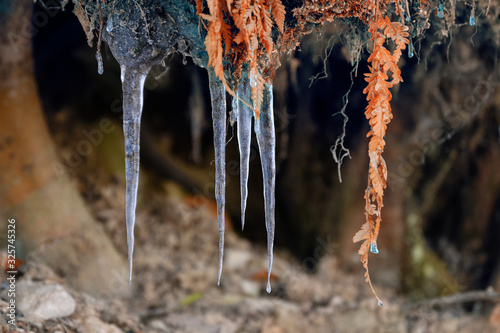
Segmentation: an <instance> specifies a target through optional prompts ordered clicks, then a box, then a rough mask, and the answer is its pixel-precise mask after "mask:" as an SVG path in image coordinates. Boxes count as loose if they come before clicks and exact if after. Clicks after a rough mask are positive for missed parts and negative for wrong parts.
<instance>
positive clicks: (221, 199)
mask: <svg viewBox="0 0 500 333" xmlns="http://www.w3.org/2000/svg"><path fill="white" fill-rule="evenodd" d="M208 79H209V85H210V97H211V99H212V122H213V128H214V149H215V200H216V201H217V223H218V224H219V273H218V276H217V285H220V277H221V274H222V260H223V258H224V230H225V224H224V223H225V222H224V206H225V203H226V198H225V194H226V193H225V192H226V191H225V187H226V89H225V88H224V84H223V83H222V81H221V80H219V78H217V76H216V75H215V72H214V70H213V69H212V68H211V69H209V70H208Z"/></svg>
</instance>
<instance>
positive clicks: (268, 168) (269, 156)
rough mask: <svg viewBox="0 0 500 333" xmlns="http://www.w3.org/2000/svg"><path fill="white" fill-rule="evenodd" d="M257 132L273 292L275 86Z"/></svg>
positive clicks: (268, 86) (268, 90)
mask: <svg viewBox="0 0 500 333" xmlns="http://www.w3.org/2000/svg"><path fill="white" fill-rule="evenodd" d="M255 134H256V136H257V143H258V144H259V152H260V161H261V164H262V177H263V182H264V206H265V216H266V230H267V253H268V258H269V262H268V265H269V266H268V271H267V288H266V291H267V292H268V293H270V292H271V282H270V281H271V268H272V266H273V246H274V227H275V223H274V216H275V197H274V192H275V183H276V157H275V156H276V154H275V150H276V149H275V148H276V138H275V134H274V114H273V86H272V84H266V85H265V89H264V98H263V101H262V109H261V112H260V117H259V119H256V120H255Z"/></svg>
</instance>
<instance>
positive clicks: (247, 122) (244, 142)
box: [235, 79, 253, 230]
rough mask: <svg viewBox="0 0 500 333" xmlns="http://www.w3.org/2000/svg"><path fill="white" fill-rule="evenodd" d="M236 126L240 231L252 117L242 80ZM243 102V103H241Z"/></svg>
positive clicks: (245, 202)
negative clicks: (238, 155) (238, 154)
mask: <svg viewBox="0 0 500 333" xmlns="http://www.w3.org/2000/svg"><path fill="white" fill-rule="evenodd" d="M237 96H238V100H237V101H235V103H236V106H237V110H238V111H237V121H238V123H237V125H238V146H239V148H240V193H241V230H243V229H244V228H245V211H246V207H247V197H248V170H249V162H250V143H251V140H252V115H253V111H252V110H251V109H250V108H249V107H248V106H246V105H245V104H244V103H243V101H250V100H251V92H250V84H249V82H248V80H247V79H243V80H242V82H241V83H240V85H239V86H238V91H237ZM242 100H243V101H242Z"/></svg>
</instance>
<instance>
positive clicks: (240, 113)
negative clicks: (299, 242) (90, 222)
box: [121, 65, 276, 292]
mask: <svg viewBox="0 0 500 333" xmlns="http://www.w3.org/2000/svg"><path fill="white" fill-rule="evenodd" d="M149 69H150V66H144V67H142V66H138V67H129V66H126V65H122V66H121V80H122V88H123V132H124V135H125V173H126V181H127V190H126V205H127V206H126V221H127V242H128V259H129V270H130V271H129V284H131V283H132V258H133V252H134V225H135V209H136V203H137V188H138V183H139V147H140V145H139V138H140V124H141V114H142V106H143V89H144V81H145V79H146V76H147V74H148V72H149ZM209 82H210V96H211V99H212V121H213V130H214V147H215V161H216V162H215V172H216V178H215V199H216V200H217V220H218V226H219V271H218V279H217V283H218V284H220V278H221V273H222V262H223V256H224V229H225V228H224V227H225V222H224V206H225V187H226V180H225V178H226V163H225V147H226V128H227V120H226V90H225V87H224V84H223V83H222V82H221V81H220V80H219V79H218V78H217V76H216V75H215V73H214V72H213V71H212V70H209ZM251 85H252V82H249V80H248V79H242V81H241V82H240V84H239V86H238V87H237V89H236V95H237V98H234V99H233V102H232V106H233V117H232V119H231V123H232V124H234V121H236V123H237V132H238V144H239V149H240V163H241V167H240V170H241V171H240V183H241V223H242V228H243V227H244V225H245V209H246V202H247V183H248V168H249V159H250V158H249V157H250V142H251V135H252V132H251V128H252V117H253V116H254V113H253V111H252V110H251V109H250V108H249V107H248V106H247V105H246V104H248V103H249V101H251V92H250V86H251ZM243 101H246V103H243ZM254 131H255V134H256V136H257V143H258V145H259V151H260V158H261V163H262V173H263V179H264V205H265V222H266V230H267V246H268V257H269V258H268V265H269V266H268V281H267V288H266V290H267V292H271V285H270V277H271V267H272V263H273V244H274V228H275V222H274V216H275V197H274V192H275V178H276V167H275V165H276V162H275V134H274V115H273V91H272V85H271V84H267V85H266V87H265V91H264V100H263V103H262V110H261V112H260V116H259V118H258V119H256V118H255V117H254Z"/></svg>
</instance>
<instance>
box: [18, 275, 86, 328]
mask: <svg viewBox="0 0 500 333" xmlns="http://www.w3.org/2000/svg"><path fill="white" fill-rule="evenodd" d="M17 287H18V290H19V292H18V295H19V303H18V307H19V310H20V311H21V312H22V313H23V314H24V315H25V316H26V317H28V318H30V319H31V318H36V319H40V320H48V319H55V318H62V317H67V316H70V315H72V314H73V312H75V308H76V302H75V300H74V299H73V297H71V295H70V294H68V292H67V291H66V290H65V289H64V288H63V287H62V286H61V285H59V284H48V285H44V284H41V283H33V282H24V281H21V282H19V283H18V285H17Z"/></svg>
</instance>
